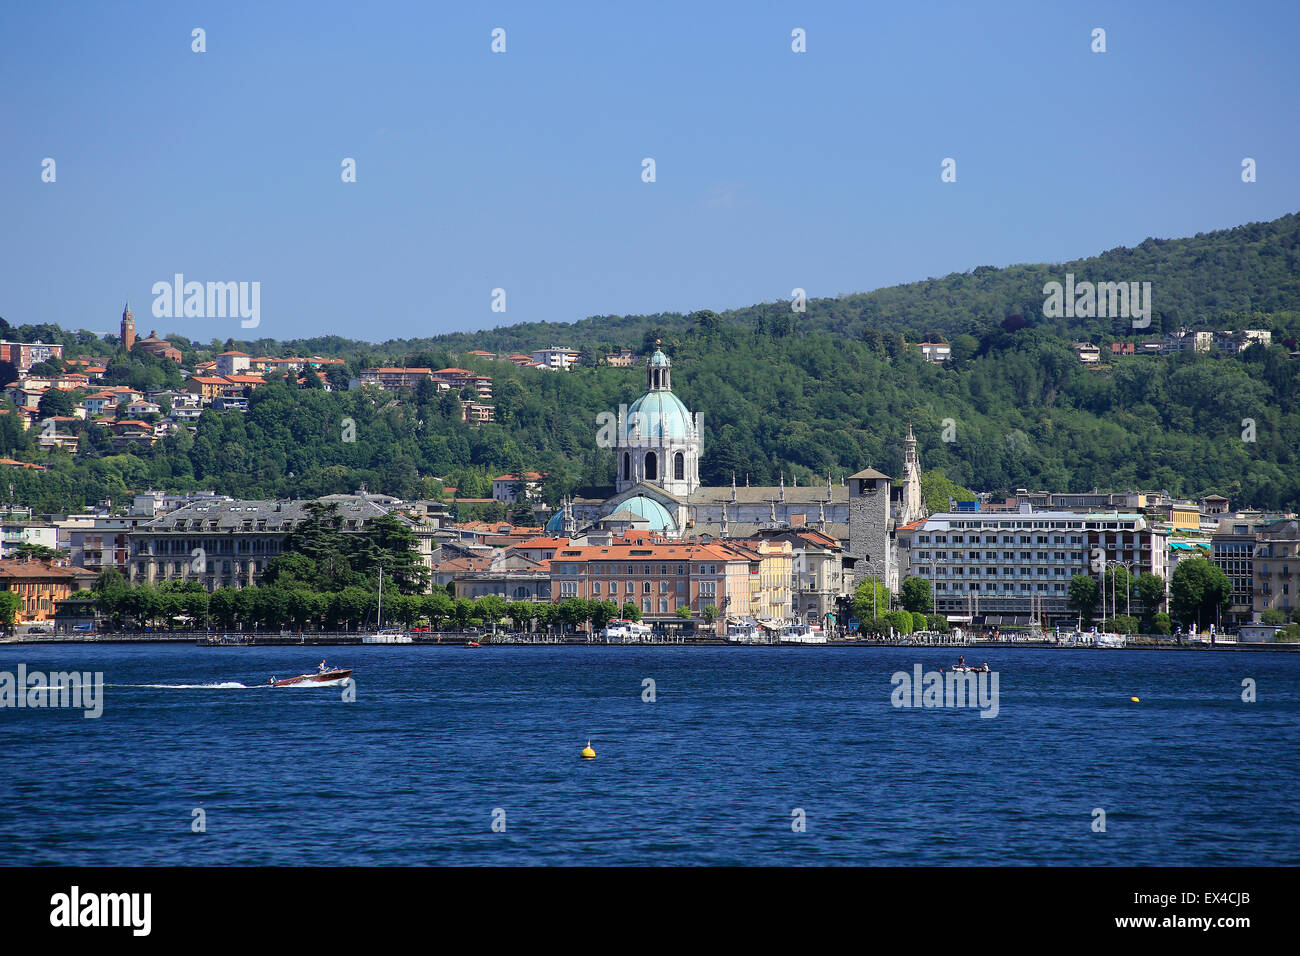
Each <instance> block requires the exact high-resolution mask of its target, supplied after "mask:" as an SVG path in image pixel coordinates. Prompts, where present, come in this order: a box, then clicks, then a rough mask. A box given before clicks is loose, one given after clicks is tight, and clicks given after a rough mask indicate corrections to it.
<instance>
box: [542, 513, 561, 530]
mask: <svg viewBox="0 0 1300 956" xmlns="http://www.w3.org/2000/svg"><path fill="white" fill-rule="evenodd" d="M546 530H547V531H557V532H558V531H563V530H564V509H563V508H561V509H560V510H559V511H557V512H555V514H553V515H551V520H550V521H548V522H546Z"/></svg>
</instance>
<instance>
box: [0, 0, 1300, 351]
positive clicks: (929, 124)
mask: <svg viewBox="0 0 1300 956" xmlns="http://www.w3.org/2000/svg"><path fill="white" fill-rule="evenodd" d="M1298 26H1300V4H1296V3H1294V2H1293V0H1292V2H1274V3H1264V2H1261V3H1249V2H1247V3H1242V4H1222V3H1217V4H1216V3H1195V2H1192V3H1188V2H1177V3H1132V2H1124V3H1087V4H1057V3H999V4H981V3H969V2H968V3H952V4H946V3H926V4H899V5H881V4H870V5H868V4H861V3H843V4H820V3H813V4H809V3H797V4H796V3H743V4H742V3H716V4H709V3H698V2H697V3H645V4H609V3H590V4H580V3H558V4H542V3H521V4H443V3H432V2H423V3H410V4H405V3H348V4H338V3H332V2H310V3H292V4H291V3H275V2H231V3H219V4H218V3H212V4H209V3H184V4H179V3H75V4H73V3H42V4H39V5H38V4H21V5H20V4H14V3H8V4H4V5H3V7H0V130H3V134H4V136H3V149H0V218H2V220H3V223H4V228H3V229H2V230H0V316H3V317H5V318H6V319H8V320H9V321H10V322H11V323H13V324H22V323H28V322H31V323H35V322H54V323H58V324H60V325H63V326H65V327H69V328H90V329H94V330H97V331H101V332H103V331H110V330H116V325H117V318H118V315H119V313H120V312H121V308H122V301H123V299H124V298H127V297H129V298H130V299H131V302H132V307H133V310H134V311H135V313H136V317H137V324H138V325H139V326H140V327H141V328H142V329H143V330H145V331H147V330H148V329H150V328H152V327H154V326H157V327H158V328H159V330H160V331H161V332H164V333H166V332H178V333H180V334H184V335H188V336H190V337H192V338H196V339H200V340H202V341H207V340H208V339H211V338H220V339H223V340H224V339H225V338H227V337H236V338H239V337H248V336H250V335H265V336H269V337H273V338H290V337H294V336H303V335H314V334H327V333H333V334H338V335H344V336H348V337H352V338H361V339H368V340H372V341H380V340H383V339H387V338H394V337H408V336H418V335H432V334H437V333H440V332H447V331H455V330H461V329H478V328H490V327H492V326H495V325H502V324H513V323H515V322H525V321H535V320H547V321H572V320H576V319H580V318H583V317H586V316H589V315H601V314H607V313H645V312H657V311H668V310H675V311H689V310H694V309H700V308H712V309H716V310H721V309H725V308H729V307H736V306H745V305H749V304H752V303H754V302H761V301H770V300H774V299H778V298H786V299H788V298H789V296H790V293H791V290H792V289H793V288H795V287H796V286H797V287H802V288H804V289H806V290H807V292H808V295H809V296H822V295H836V294H839V293H845V292H860V291H867V290H870V289H873V288H878V287H881V286H887V285H893V284H896V283H900V282H907V281H912V280H916V279H923V278H926V277H928V276H939V275H945V274H947V273H949V272H954V271H964V270H967V269H970V268H973V267H975V266H980V265H1007V264H1010V263H1015V262H1037V261H1051V262H1054V261H1064V260H1068V259H1071V258H1076V257H1080V256H1086V255H1092V254H1095V253H1098V252H1101V251H1104V250H1106V249H1110V248H1114V247H1116V246H1120V245H1134V244H1136V243H1138V242H1141V241H1142V240H1143V239H1144V238H1146V237H1147V236H1149V235H1155V236H1160V237H1177V236H1184V235H1192V234H1195V233H1197V232H1204V231H1208V230H1212V229H1218V228H1224V227H1228V226H1233V225H1237V224H1240V223H1243V222H1250V221H1256V220H1266V219H1272V218H1276V217H1277V216H1280V215H1283V214H1285V213H1287V212H1293V211H1295V210H1296V209H1298V208H1300V200H1298V198H1297V197H1298V196H1300V188H1298V187H1300V150H1298V149H1297V147H1298V146H1300V122H1298V119H1300V117H1297V103H1300V68H1297V65H1296V63H1297V60H1296V54H1295V48H1296V41H1297V39H1300V30H1297V27H1298ZM195 27H201V28H203V29H204V30H205V31H206V42H207V52H205V53H194V52H192V51H191V30H192V29H193V28H195ZM496 27H500V28H503V29H505V31H506V52H505V53H503V54H494V53H493V52H492V51H491V49H490V44H491V31H492V30H493V28H496ZM796 27H798V28H802V29H804V30H805V31H806V34H807V52H806V53H802V54H796V53H794V52H792V51H791V30H792V29H794V28H796ZM1095 27H1101V28H1104V29H1105V30H1106V46H1107V51H1106V52H1105V53H1093V52H1092V51H1091V49H1090V45H1091V33H1092V30H1093V29H1094V28H1095ZM1247 156H1249V157H1252V158H1254V159H1255V160H1256V162H1257V164H1258V181H1257V182H1255V183H1252V184H1245V183H1243V182H1242V181H1241V176H1240V172H1241V161H1242V158H1243V157H1247ZM46 157H50V158H53V159H54V160H55V163H56V167H55V168H56V176H57V179H56V181H55V182H53V183H46V182H42V181H41V170H42V167H41V164H42V160H43V159H44V158H46ZM344 157H352V158H354V159H355V160H356V163H357V182H356V183H343V182H341V179H340V163H341V162H342V160H343V158H344ZM644 157H652V158H654V160H655V163H656V174H657V181H656V182H654V183H644V182H642V180H641V162H642V159H643V158H644ZM945 157H952V158H954V159H955V160H956V162H957V170H956V171H957V181H956V182H955V183H943V182H941V181H940V171H941V170H940V163H941V161H942V160H943V159H944V158H945ZM177 272H181V273H184V275H185V277H186V279H192V280H198V281H231V280H233V281H257V282H260V283H261V313H262V320H261V326H260V327H259V329H258V330H257V332H255V333H254V332H252V331H251V330H250V331H246V330H242V329H240V327H239V321H238V319H184V318H179V319H153V318H152V317H151V316H150V315H149V312H150V306H151V303H152V301H153V296H152V294H151V288H152V286H153V284H154V283H155V282H158V281H160V280H170V279H171V277H172V275H173V274H174V273H177ZM496 287H501V288H504V289H505V290H506V295H507V300H506V301H507V311H506V313H504V314H500V313H494V312H492V311H491V309H490V306H491V292H492V289H493V288H496ZM538 344H539V345H540V344H545V343H538Z"/></svg>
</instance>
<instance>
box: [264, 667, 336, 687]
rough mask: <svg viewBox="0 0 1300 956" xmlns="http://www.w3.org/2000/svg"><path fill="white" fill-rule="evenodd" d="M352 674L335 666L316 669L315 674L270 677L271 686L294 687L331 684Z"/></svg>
mask: <svg viewBox="0 0 1300 956" xmlns="http://www.w3.org/2000/svg"><path fill="white" fill-rule="evenodd" d="M351 676H352V671H350V670H340V669H338V668H335V669H333V670H327V671H317V672H316V673H315V674H299V675H298V676H297V677H286V678H285V679H284V680H276V679H275V678H274V677H272V678H271V686H272V687H295V686H297V685H299V684H331V683H333V682H334V681H340V680H346V679H347V678H349V677H351Z"/></svg>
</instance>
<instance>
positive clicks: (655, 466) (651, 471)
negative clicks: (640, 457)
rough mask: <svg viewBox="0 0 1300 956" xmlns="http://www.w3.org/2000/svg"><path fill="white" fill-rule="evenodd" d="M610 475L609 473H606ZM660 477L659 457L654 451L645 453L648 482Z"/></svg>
mask: <svg viewBox="0 0 1300 956" xmlns="http://www.w3.org/2000/svg"><path fill="white" fill-rule="evenodd" d="M606 474H608V472H606ZM658 477H659V457H658V456H657V455H656V454H655V453H654V452H652V451H648V452H646V453H645V478H646V481H655V480H656V479H658Z"/></svg>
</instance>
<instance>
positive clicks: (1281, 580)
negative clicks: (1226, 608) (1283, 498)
mask: <svg viewBox="0 0 1300 956" xmlns="http://www.w3.org/2000/svg"><path fill="white" fill-rule="evenodd" d="M1257 537H1258V542H1257V544H1256V547H1255V554H1254V559H1255V560H1254V569H1253V570H1254V580H1253V587H1254V594H1253V600H1252V609H1253V611H1254V617H1255V618H1256V619H1259V617H1260V615H1262V614H1263V612H1265V611H1268V610H1278V611H1283V612H1285V613H1286V614H1287V616H1288V617H1290V616H1292V615H1294V613H1295V611H1296V609H1297V608H1300V521H1297V520H1296V519H1295V518H1288V519H1286V520H1284V521H1277V522H1274V523H1272V524H1269V525H1267V526H1266V527H1263V528H1260V529H1259V531H1258V532H1257Z"/></svg>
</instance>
